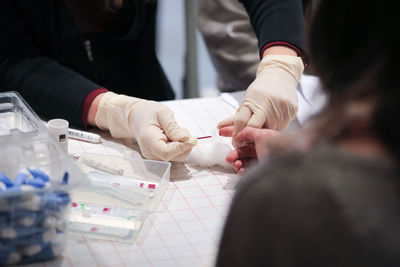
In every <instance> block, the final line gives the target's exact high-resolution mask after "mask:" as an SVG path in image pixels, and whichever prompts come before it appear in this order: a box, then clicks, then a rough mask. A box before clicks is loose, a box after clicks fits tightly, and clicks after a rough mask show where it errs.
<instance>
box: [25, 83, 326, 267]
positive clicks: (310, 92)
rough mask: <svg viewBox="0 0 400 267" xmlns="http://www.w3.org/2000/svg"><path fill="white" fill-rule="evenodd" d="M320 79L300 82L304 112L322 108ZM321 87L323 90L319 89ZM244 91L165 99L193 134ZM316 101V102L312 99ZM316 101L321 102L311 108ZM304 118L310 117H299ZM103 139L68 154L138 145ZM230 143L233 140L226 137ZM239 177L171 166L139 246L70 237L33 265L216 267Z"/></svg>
mask: <svg viewBox="0 0 400 267" xmlns="http://www.w3.org/2000/svg"><path fill="white" fill-rule="evenodd" d="M316 82H317V81H315V80H312V79H311V80H310V79H306V80H305V82H304V83H303V84H304V86H303V88H302V87H301V86H299V88H298V95H299V114H307V115H308V116H309V115H311V114H312V113H313V112H314V111H313V110H314V109H320V107H321V106H322V104H321V101H316V100H315V95H316V94H315V91H316V90H315V89H316V86H315V85H316ZM317 91H318V90H317ZM241 96H242V94H239V95H238V94H236V95H235V94H233V95H232V94H230V95H227V94H223V95H222V96H220V97H213V98H198V99H188V100H175V101H167V102H163V103H164V104H165V105H167V106H168V107H169V108H171V109H172V110H173V111H174V114H175V117H176V119H177V121H178V123H179V124H180V125H181V126H182V127H185V128H187V129H189V131H190V132H191V134H192V136H194V137H201V136H207V135H212V134H215V133H216V125H217V123H218V122H219V121H220V120H222V119H225V118H226V117H228V116H230V115H232V114H233V113H234V112H235V109H236V107H237V105H238V102H237V101H235V99H234V98H236V100H238V99H240V97H241ZM309 100H312V101H313V102H312V101H309ZM312 103H318V104H315V105H314V108H313V107H312V106H313V105H312ZM298 120H299V121H301V122H302V121H304V120H305V116H304V115H300V116H298ZM102 136H103V137H104V142H103V143H102V144H92V143H87V142H79V141H76V140H71V139H70V141H69V153H70V154H75V155H80V154H82V153H84V152H90V153H99V154H103V155H110V156H119V155H122V154H123V152H124V150H126V149H137V147H135V145H133V144H131V143H127V142H126V143H121V142H119V141H117V140H113V139H112V138H111V137H110V136H109V135H107V134H106V133H102ZM226 141H227V143H229V142H230V141H229V139H227V140H226ZM238 180H239V177H238V176H237V175H236V174H235V172H234V171H233V170H227V169H223V168H221V167H210V168H199V167H195V166H189V165H188V164H183V163H174V164H173V165H172V167H171V182H170V185H169V188H168V190H167V192H166V193H165V195H164V198H163V200H162V202H161V203H160V205H159V207H158V209H157V211H155V212H154V213H152V214H150V215H149V217H148V218H147V220H146V221H145V223H144V226H143V228H142V230H141V231H140V233H139V235H138V238H137V240H136V242H135V243H134V244H124V243H119V242H116V241H111V240H95V239H88V238H85V237H84V236H82V237H81V238H69V239H68V241H67V247H66V250H65V252H64V254H63V257H61V258H58V259H55V260H53V261H47V262H43V263H37V264H32V265H30V266H132V265H135V266H163V267H164V266H191V267H196V266H213V265H214V262H215V257H216V253H217V248H218V242H219V238H220V234H221V231H222V229H223V224H224V220H225V218H226V216H227V213H228V209H229V205H230V202H231V200H232V197H233V194H234V189H235V185H236V184H237V182H238Z"/></svg>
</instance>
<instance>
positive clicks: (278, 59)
mask: <svg viewBox="0 0 400 267" xmlns="http://www.w3.org/2000/svg"><path fill="white" fill-rule="evenodd" d="M303 70H304V66H303V62H302V60H301V58H300V57H295V56H287V55H267V56H264V58H263V59H262V60H261V62H260V64H259V66H258V69H257V76H256V79H255V80H254V82H253V83H252V84H251V85H250V86H249V88H248V89H247V91H246V94H245V96H244V98H243V102H242V104H241V105H240V107H239V109H238V110H237V111H236V113H235V114H234V115H233V116H232V117H230V118H227V119H225V120H223V121H221V122H220V123H219V124H218V128H219V129H220V128H222V127H226V126H232V125H234V129H233V136H236V134H237V133H238V132H240V131H241V130H242V129H243V128H244V127H246V126H250V127H255V128H262V127H263V128H268V129H271V130H282V129H284V128H285V127H286V125H287V124H288V123H289V122H290V121H291V120H293V119H294V117H295V116H296V113H297V92H296V88H297V84H298V83H299V80H300V77H301V75H302V73H303ZM233 143H234V146H235V142H233Z"/></svg>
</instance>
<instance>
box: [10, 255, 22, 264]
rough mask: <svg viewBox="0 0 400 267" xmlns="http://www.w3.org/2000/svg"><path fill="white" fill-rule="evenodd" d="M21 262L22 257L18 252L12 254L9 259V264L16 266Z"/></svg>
mask: <svg viewBox="0 0 400 267" xmlns="http://www.w3.org/2000/svg"><path fill="white" fill-rule="evenodd" d="M20 260H21V255H20V254H19V253H17V252H11V253H10V256H9V257H8V264H16V263H17V262H19V261H20Z"/></svg>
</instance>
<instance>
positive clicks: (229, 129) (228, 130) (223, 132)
mask: <svg viewBox="0 0 400 267" xmlns="http://www.w3.org/2000/svg"><path fill="white" fill-rule="evenodd" d="M218 132H219V135H220V136H224V137H232V135H233V126H226V127H222V128H220V129H219V131H218Z"/></svg>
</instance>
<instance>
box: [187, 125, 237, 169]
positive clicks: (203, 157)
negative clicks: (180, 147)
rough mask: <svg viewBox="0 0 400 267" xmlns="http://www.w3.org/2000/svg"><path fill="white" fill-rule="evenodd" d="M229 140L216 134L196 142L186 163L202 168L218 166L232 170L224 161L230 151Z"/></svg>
mask: <svg viewBox="0 0 400 267" xmlns="http://www.w3.org/2000/svg"><path fill="white" fill-rule="evenodd" d="M224 139H225V140H224ZM230 140H231V139H230V138H223V137H221V136H219V135H218V133H217V132H215V133H213V135H212V137H211V138H207V139H199V140H197V145H196V146H195V147H194V148H193V149H192V152H191V153H190V154H189V156H188V158H187V159H186V163H188V164H189V165H194V166H200V167H203V168H204V167H212V166H215V165H219V166H221V167H223V168H226V169H232V165H231V164H229V163H227V162H226V161H225V158H226V156H227V155H228V153H229V152H231V151H232V146H231V144H230Z"/></svg>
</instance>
